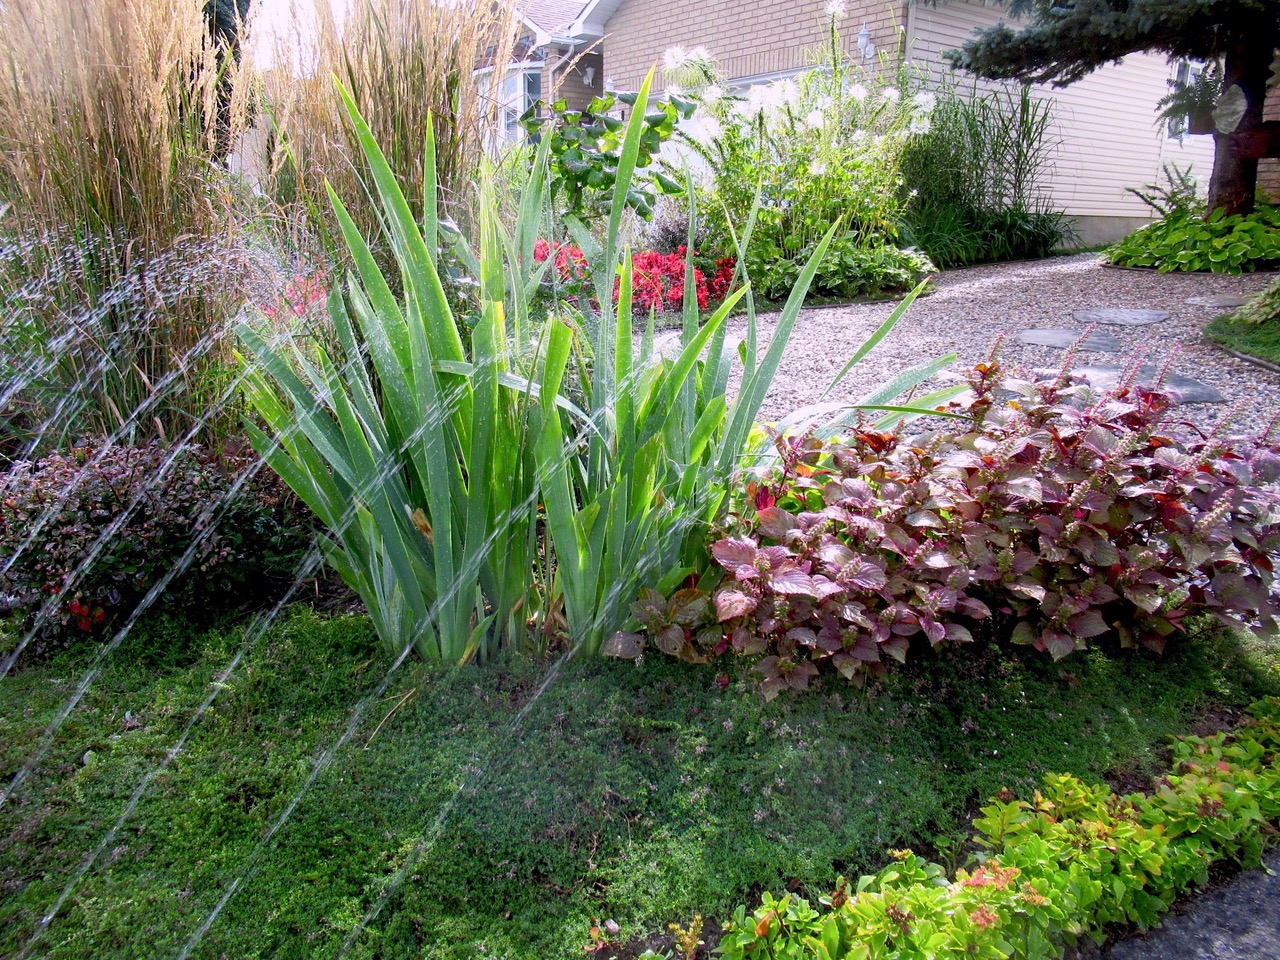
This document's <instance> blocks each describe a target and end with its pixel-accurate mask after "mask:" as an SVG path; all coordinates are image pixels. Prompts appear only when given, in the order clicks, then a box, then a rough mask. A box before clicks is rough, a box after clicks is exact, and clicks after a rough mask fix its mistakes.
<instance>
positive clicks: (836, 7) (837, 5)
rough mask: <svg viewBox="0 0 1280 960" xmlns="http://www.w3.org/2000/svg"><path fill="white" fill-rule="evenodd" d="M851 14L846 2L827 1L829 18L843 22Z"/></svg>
mask: <svg viewBox="0 0 1280 960" xmlns="http://www.w3.org/2000/svg"><path fill="white" fill-rule="evenodd" d="M848 13H849V8H848V7H847V6H845V2H844V0H827V16H828V17H831V18H832V19H833V20H843V19H844V18H845V16H846V15H848Z"/></svg>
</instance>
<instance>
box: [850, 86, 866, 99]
mask: <svg viewBox="0 0 1280 960" xmlns="http://www.w3.org/2000/svg"><path fill="white" fill-rule="evenodd" d="M849 96H851V97H853V99H855V100H857V101H858V102H859V103H861V102H862V101H863V100H865V99H867V88H866V87H864V86H863V85H862V84H860V83H855V84H854V85H853V86H852V87H850V88H849Z"/></svg>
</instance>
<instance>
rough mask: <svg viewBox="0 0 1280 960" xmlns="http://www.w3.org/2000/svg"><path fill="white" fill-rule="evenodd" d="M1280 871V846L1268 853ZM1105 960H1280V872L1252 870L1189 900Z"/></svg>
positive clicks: (1269, 860)
mask: <svg viewBox="0 0 1280 960" xmlns="http://www.w3.org/2000/svg"><path fill="white" fill-rule="evenodd" d="M1266 863H1267V865H1268V866H1269V867H1270V868H1271V870H1273V871H1280V852H1275V851H1273V852H1272V853H1271V854H1270V855H1269V856H1268V857H1267V858H1266ZM1102 956H1103V958H1104V960H1280V872H1278V873H1272V874H1270V875H1268V874H1267V873H1266V872H1265V871H1263V870H1249V871H1248V872H1246V873H1242V874H1240V876H1238V877H1236V878H1234V879H1233V880H1231V882H1229V883H1226V884H1223V885H1222V886H1221V887H1218V888H1217V889H1215V890H1211V891H1209V892H1208V893H1206V894H1204V895H1203V896H1200V897H1196V898H1195V899H1193V900H1189V901H1187V902H1186V903H1185V904H1184V905H1183V906H1181V907H1177V908H1175V910H1174V912H1173V913H1172V914H1170V915H1169V916H1168V917H1166V918H1165V921H1164V923H1163V924H1161V925H1160V927H1159V928H1158V929H1156V930H1154V931H1152V932H1151V933H1149V934H1147V935H1146V936H1136V937H1130V938H1129V939H1127V940H1122V941H1120V942H1119V943H1116V944H1114V945H1113V946H1111V947H1109V948H1107V949H1106V950H1104V951H1103V953H1102Z"/></svg>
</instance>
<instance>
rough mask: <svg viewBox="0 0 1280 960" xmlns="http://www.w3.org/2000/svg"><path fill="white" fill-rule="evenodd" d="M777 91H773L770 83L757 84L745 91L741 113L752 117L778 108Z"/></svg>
mask: <svg viewBox="0 0 1280 960" xmlns="http://www.w3.org/2000/svg"><path fill="white" fill-rule="evenodd" d="M778 103H779V98H778V91H777V90H776V89H774V85H773V84H771V83H757V84H756V85H755V86H754V87H751V88H750V89H749V90H748V91H747V99H746V101H745V102H744V103H743V112H744V113H745V114H746V115H747V116H749V117H754V116H756V115H757V114H759V113H763V112H764V111H766V110H772V109H773V108H774V107H776V106H778Z"/></svg>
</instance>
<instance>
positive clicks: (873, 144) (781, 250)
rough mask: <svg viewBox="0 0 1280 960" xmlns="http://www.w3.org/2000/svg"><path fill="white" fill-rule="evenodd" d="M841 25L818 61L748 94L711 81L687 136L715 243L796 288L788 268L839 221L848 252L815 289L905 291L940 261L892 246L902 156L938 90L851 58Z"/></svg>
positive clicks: (833, 258)
mask: <svg viewBox="0 0 1280 960" xmlns="http://www.w3.org/2000/svg"><path fill="white" fill-rule="evenodd" d="M836 26H837V25H836V22H835V15H834V14H832V16H831V31H830V42H829V44H828V45H827V47H826V48H825V49H824V50H823V51H822V52H821V57H820V61H821V62H820V65H819V66H818V67H816V68H815V69H813V70H810V71H808V72H806V73H803V74H801V75H799V76H797V77H795V78H792V79H785V80H780V81H777V82H774V83H769V84H758V85H756V86H754V87H752V88H751V89H750V90H749V91H747V93H746V94H745V95H729V94H726V93H725V92H723V91H722V90H721V89H720V88H719V86H718V85H714V84H713V85H710V86H706V87H704V88H703V89H702V90H701V92H700V94H699V96H700V98H701V102H702V106H701V108H700V115H699V122H700V127H699V131H698V133H697V134H696V135H692V136H687V137H684V138H683V142H685V143H686V144H687V145H688V146H689V148H690V149H691V150H692V151H693V152H694V153H695V155H696V156H697V158H698V159H699V160H700V166H701V167H702V168H704V170H705V172H704V173H703V174H701V175H700V178H701V179H700V183H699V187H700V192H701V194H702V202H701V206H702V208H703V209H705V210H706V211H707V214H708V219H707V227H708V235H709V240H708V242H709V244H710V245H711V246H713V247H714V248H716V249H717V250H719V251H722V252H724V253H731V254H736V255H737V257H738V259H739V261H740V263H741V264H742V265H743V267H744V269H745V271H746V275H747V276H748V277H750V278H751V280H752V281H753V282H754V283H755V284H756V285H757V288H758V289H759V290H760V291H761V292H762V293H764V294H765V295H766V296H769V297H774V298H778V297H781V296H783V295H785V293H786V292H787V291H789V289H790V283H789V282H788V277H793V276H796V275H798V274H799V273H800V270H801V269H802V268H803V266H804V264H805V263H807V262H808V258H809V256H810V254H811V253H812V251H813V250H814V249H815V248H816V245H817V244H818V242H819V241H820V240H821V239H822V238H823V237H824V236H825V235H826V233H827V232H828V231H829V230H830V229H831V228H832V227H833V226H835V225H837V224H839V225H841V235H840V237H839V239H838V240H837V242H836V248H837V250H838V252H837V251H834V250H833V251H832V252H831V253H829V254H828V256H827V257H826V258H825V259H824V261H823V262H822V263H821V264H820V266H819V270H818V273H817V276H816V278H815V281H814V289H815V291H816V292H819V293H824V294H826V295H838V296H851V295H854V293H858V292H872V291H879V290H881V289H898V290H905V289H909V288H910V287H912V286H914V285H915V281H916V280H917V279H918V275H919V269H920V268H921V267H923V268H924V269H932V264H929V263H928V261H927V259H926V258H924V257H923V256H920V255H911V256H906V257H903V256H898V255H897V254H896V252H895V253H894V254H888V253H883V252H881V251H883V250H885V249H886V248H889V247H894V246H897V245H898V243H897V225H898V223H899V222H900V220H901V214H902V211H903V208H904V203H905V201H904V197H903V192H902V190H901V185H902V177H901V170H900V158H901V155H902V152H903V149H904V147H905V145H906V144H907V143H908V141H909V140H910V138H911V137H913V136H916V135H917V134H918V133H920V132H921V131H923V130H925V129H927V127H928V124H929V117H930V114H931V111H932V110H933V105H934V97H933V94H931V93H929V92H927V91H925V90H918V89H917V87H918V86H919V85H918V84H917V83H915V82H914V81H913V79H912V78H911V76H910V75H909V74H908V72H907V71H906V68H905V67H904V66H902V65H901V64H899V65H896V68H895V65H893V64H891V63H889V62H888V61H886V62H884V63H878V64H875V65H873V66H872V67H871V68H867V67H864V66H863V64H862V63H861V61H859V60H854V59H852V58H850V57H849V56H848V55H847V54H846V52H845V50H844V48H843V46H842V44H841V42H840V39H839V31H838V30H837V29H836ZM747 211H750V214H749V215H747ZM744 217H745V224H744V223H743V222H742V220H743V218H744ZM739 246H741V249H739ZM855 251H857V252H855ZM890 258H893V259H896V261H897V262H896V263H895V264H894V265H893V266H892V267H889V266H888V265H887V263H886V261H887V260H888V259H890ZM904 268H905V269H904ZM828 271H830V273H828ZM864 271H865V272H864ZM840 291H844V292H840Z"/></svg>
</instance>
